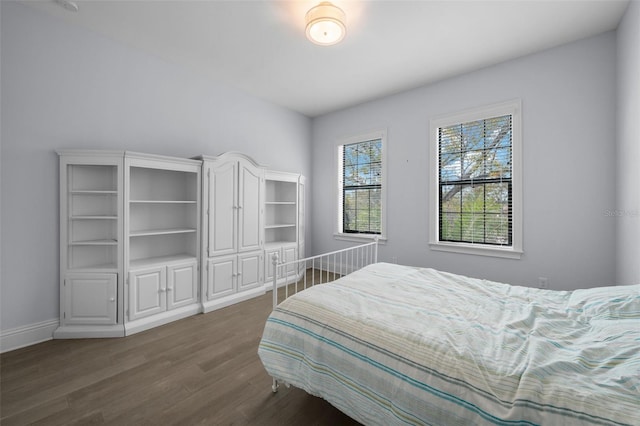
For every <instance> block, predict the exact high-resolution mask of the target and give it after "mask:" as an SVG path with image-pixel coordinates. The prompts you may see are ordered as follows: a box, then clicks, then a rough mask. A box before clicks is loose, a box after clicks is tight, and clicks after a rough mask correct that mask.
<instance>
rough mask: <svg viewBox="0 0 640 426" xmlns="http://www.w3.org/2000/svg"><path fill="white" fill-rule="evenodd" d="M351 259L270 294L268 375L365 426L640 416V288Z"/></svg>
mask: <svg viewBox="0 0 640 426" xmlns="http://www.w3.org/2000/svg"><path fill="white" fill-rule="evenodd" d="M321 269H322V268H321ZM351 269H357V270H354V271H353V272H351V271H349V272H350V273H348V274H347V273H337V274H335V275H338V276H341V278H339V279H337V280H335V281H332V282H329V283H323V284H321V285H307V283H305V284H304V287H307V288H306V289H305V290H304V291H298V292H296V293H295V294H294V295H291V296H290V297H287V298H286V299H285V300H284V301H282V302H279V303H277V302H278V301H277V300H276V296H275V293H277V291H274V303H277V306H276V307H275V309H274V310H273V312H272V313H271V315H270V316H269V318H268V320H267V322H266V325H265V329H264V333H263V336H262V339H261V342H260V345H259V349H258V354H259V356H260V359H261V361H262V363H263V364H264V367H265V369H266V370H267V372H268V373H269V375H270V376H272V377H273V378H274V379H275V380H277V381H278V382H279V383H287V384H291V385H293V386H295V387H298V388H301V389H303V390H305V391H306V392H308V393H309V394H312V395H315V396H319V397H321V398H324V399H326V400H327V401H328V402H330V403H331V404H332V405H334V406H335V407H336V408H338V409H339V410H341V411H343V412H344V413H346V414H347V415H349V416H350V417H352V418H353V419H355V420H357V421H359V422H360V423H362V424H365V425H395V424H402V425H405V424H411V425H413V424H432V425H449V424H463V425H466V424H474V425H477V424H507V425H512V424H513V425H534V424H544V425H574V424H575V425H584V424H596V425H600V424H603V425H633V424H635V425H639V424H640V285H635V286H619V287H602V288H593V289H585V290H575V291H572V292H566V291H552V290H540V289H532V288H527V287H518V286H511V285H506V284H501V283H496V282H490V281H486V280H480V279H472V278H468V277H463V276H460V275H455V274H450V273H445V272H441V271H437V270H434V269H428V268H416V267H408V266H401V265H395V264H388V263H377V262H371V264H366V265H361V266H360V267H357V268H351ZM314 284H315V283H314ZM285 287H287V286H286V285H285ZM278 288H280V290H281V291H282V283H280V284H277V283H274V289H275V290H277V289H278ZM275 390H276V387H275V382H274V391H275Z"/></svg>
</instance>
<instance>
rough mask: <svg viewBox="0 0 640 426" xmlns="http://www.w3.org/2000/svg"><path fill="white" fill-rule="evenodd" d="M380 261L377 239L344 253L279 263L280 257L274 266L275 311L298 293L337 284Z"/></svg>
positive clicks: (333, 252) (337, 252)
mask: <svg viewBox="0 0 640 426" xmlns="http://www.w3.org/2000/svg"><path fill="white" fill-rule="evenodd" d="M377 261H378V238H375V239H374V241H373V242H370V243H365V244H360V245H357V246H353V247H349V248H346V249H342V250H336V251H332V252H329V253H323V254H320V255H316V256H311V257H306V258H304V259H298V260H294V261H290V262H280V259H279V257H278V254H277V253H274V254H273V255H272V257H271V263H272V265H273V308H274V309H275V308H276V306H278V304H279V303H280V302H281V301H282V300H284V299H286V298H287V297H289V296H290V295H293V294H295V293H297V292H299V291H302V290H304V289H306V288H308V287H313V286H314V285H317V284H324V283H328V282H331V281H334V280H336V279H338V278H340V277H342V276H344V275H348V274H350V273H352V272H354V271H357V270H358V269H360V268H362V267H364V266H367V265H370V264H372V263H376V262H377Z"/></svg>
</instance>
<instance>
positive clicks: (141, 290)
mask: <svg viewBox="0 0 640 426" xmlns="http://www.w3.org/2000/svg"><path fill="white" fill-rule="evenodd" d="M166 274H167V268H166V267H165V266H158V267H153V268H146V269H137V270H134V271H130V272H129V320H130V321H132V320H136V319H139V318H144V317H146V316H149V315H154V314H157V313H160V312H164V311H166V310H167V276H166Z"/></svg>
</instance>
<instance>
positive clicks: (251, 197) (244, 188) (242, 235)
mask: <svg viewBox="0 0 640 426" xmlns="http://www.w3.org/2000/svg"><path fill="white" fill-rule="evenodd" d="M263 183H264V178H263V172H262V171H261V170H260V169H258V168H256V167H253V166H251V165H249V164H247V163H245V162H243V161H241V162H240V175H239V191H240V192H239V193H238V198H239V205H238V216H239V224H238V241H239V243H238V251H253V250H259V249H260V248H261V242H262V238H261V236H262V232H263V231H262V217H263V211H262V198H261V197H262V193H263V191H262V186H263Z"/></svg>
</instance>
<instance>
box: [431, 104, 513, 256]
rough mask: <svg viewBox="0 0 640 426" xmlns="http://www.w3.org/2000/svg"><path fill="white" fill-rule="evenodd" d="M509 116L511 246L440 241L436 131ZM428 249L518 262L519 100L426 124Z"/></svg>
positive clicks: (440, 118) (456, 114) (470, 110)
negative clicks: (427, 127) (427, 136)
mask: <svg viewBox="0 0 640 426" xmlns="http://www.w3.org/2000/svg"><path fill="white" fill-rule="evenodd" d="M503 115H511V188H512V201H511V202H512V206H511V207H512V211H511V221H512V229H511V230H512V237H511V245H510V246H497V245H492V244H480V243H467V242H451V241H441V240H440V228H439V226H440V164H439V138H438V133H439V129H440V128H443V127H448V126H452V125H456V124H461V123H466V122H470V121H477V120H484V119H488V118H492V117H497V116H503ZM428 169H429V176H428V178H429V181H430V185H429V189H430V192H431V193H430V195H429V213H430V215H429V219H428V220H429V247H430V248H431V249H432V250H437V251H445V252H452V253H463V254H473V255H480V256H493V257H502V258H508V259H520V258H521V256H522V254H523V250H522V102H521V100H520V99H515V100H511V101H506V102H501V103H496V104H492V105H487V106H482V107H478V108H473V109H469V110H466V111H461V112H457V113H452V114H444V115H441V116H437V117H434V118H432V119H431V120H429V167H428Z"/></svg>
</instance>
